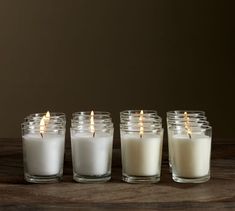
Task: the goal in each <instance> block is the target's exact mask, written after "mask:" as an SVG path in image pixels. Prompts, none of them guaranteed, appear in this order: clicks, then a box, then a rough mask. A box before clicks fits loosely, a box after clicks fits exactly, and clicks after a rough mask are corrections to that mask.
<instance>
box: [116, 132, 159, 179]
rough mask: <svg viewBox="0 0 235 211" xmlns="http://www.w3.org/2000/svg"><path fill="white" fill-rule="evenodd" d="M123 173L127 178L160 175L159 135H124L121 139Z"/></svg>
mask: <svg viewBox="0 0 235 211" xmlns="http://www.w3.org/2000/svg"><path fill="white" fill-rule="evenodd" d="M121 146H122V165H123V172H125V174H127V175H129V176H154V175H160V170H161V157H162V138H161V137H160V136H159V135H154V134H144V135H143V137H142V138H141V137H139V136H138V135H137V134H125V135H123V136H122V138H121Z"/></svg>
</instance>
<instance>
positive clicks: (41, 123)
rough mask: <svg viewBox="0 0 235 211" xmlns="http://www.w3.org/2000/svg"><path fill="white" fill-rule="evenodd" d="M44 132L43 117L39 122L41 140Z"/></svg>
mask: <svg viewBox="0 0 235 211" xmlns="http://www.w3.org/2000/svg"><path fill="white" fill-rule="evenodd" d="M44 130H45V116H43V117H42V119H41V121H40V135H41V137H42V138H43V133H44Z"/></svg>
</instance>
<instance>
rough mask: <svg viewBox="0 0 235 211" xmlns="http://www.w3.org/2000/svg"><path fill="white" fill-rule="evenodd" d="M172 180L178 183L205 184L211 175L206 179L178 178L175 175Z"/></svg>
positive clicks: (205, 177)
mask: <svg viewBox="0 0 235 211" xmlns="http://www.w3.org/2000/svg"><path fill="white" fill-rule="evenodd" d="M172 179H173V180H174V181H175V182H178V183H203V182H207V181H208V180H210V175H206V176H204V177H199V178H184V177H178V176H176V175H174V174H173V175H172Z"/></svg>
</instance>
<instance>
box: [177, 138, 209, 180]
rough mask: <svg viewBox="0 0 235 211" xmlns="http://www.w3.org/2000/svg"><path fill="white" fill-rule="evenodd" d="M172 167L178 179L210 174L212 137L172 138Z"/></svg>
mask: <svg viewBox="0 0 235 211" xmlns="http://www.w3.org/2000/svg"><path fill="white" fill-rule="evenodd" d="M172 151H173V153H172V155H173V158H172V162H173V163H172V165H173V166H172V167H173V174H175V175H177V177H184V178H197V177H203V176H206V175H208V174H209V170H210V153H211V137H209V136H206V135H203V134H192V135H191V137H189V136H188V135H187V134H186V135H183V134H178V135H177V134H176V135H173V136H172Z"/></svg>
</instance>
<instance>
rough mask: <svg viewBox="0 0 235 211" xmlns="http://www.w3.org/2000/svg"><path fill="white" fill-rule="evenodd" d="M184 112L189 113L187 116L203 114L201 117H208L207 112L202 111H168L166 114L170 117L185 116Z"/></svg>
mask: <svg viewBox="0 0 235 211" xmlns="http://www.w3.org/2000/svg"><path fill="white" fill-rule="evenodd" d="M184 112H187V114H201V115H204V116H205V115H206V112H205V111H202V110H172V111H167V112H166V114H167V116H168V115H171V114H172V115H175V114H181V113H182V114H183V113H184Z"/></svg>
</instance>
